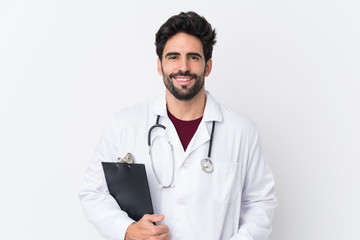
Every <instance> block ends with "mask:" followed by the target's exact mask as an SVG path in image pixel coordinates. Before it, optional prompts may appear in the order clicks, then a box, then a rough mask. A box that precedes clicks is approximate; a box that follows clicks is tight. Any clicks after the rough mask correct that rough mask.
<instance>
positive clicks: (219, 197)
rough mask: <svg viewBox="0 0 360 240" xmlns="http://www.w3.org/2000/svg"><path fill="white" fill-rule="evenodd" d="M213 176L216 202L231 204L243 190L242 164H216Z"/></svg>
mask: <svg viewBox="0 0 360 240" xmlns="http://www.w3.org/2000/svg"><path fill="white" fill-rule="evenodd" d="M212 174H213V175H214V176H213V178H212V186H213V191H212V192H213V197H214V199H215V201H217V202H219V203H229V202H231V201H233V200H235V198H236V197H237V195H238V193H239V191H240V188H241V184H240V179H241V178H240V163H229V162H216V163H214V171H213V173H212Z"/></svg>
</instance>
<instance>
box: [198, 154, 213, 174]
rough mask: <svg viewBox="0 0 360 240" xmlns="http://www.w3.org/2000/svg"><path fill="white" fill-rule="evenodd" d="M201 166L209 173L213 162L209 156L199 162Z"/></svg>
mask: <svg viewBox="0 0 360 240" xmlns="http://www.w3.org/2000/svg"><path fill="white" fill-rule="evenodd" d="M200 165H201V168H202V170H203V171H204V172H207V173H211V172H212V171H214V164H213V163H212V161H211V160H210V158H204V159H203V160H201V162H200Z"/></svg>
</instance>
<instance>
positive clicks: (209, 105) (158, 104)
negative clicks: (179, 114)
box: [151, 91, 222, 122]
mask: <svg viewBox="0 0 360 240" xmlns="http://www.w3.org/2000/svg"><path fill="white" fill-rule="evenodd" d="M151 112H152V113H153V115H155V116H157V115H160V116H161V117H165V118H168V116H167V110H166V96H165V93H164V94H162V95H160V96H158V97H155V98H153V99H152V101H151ZM203 121H205V122H208V121H217V122H222V114H221V111H220V108H219V104H218V102H217V101H216V100H215V99H214V97H213V96H212V95H211V94H210V93H209V92H208V91H206V104H205V110H204V115H203Z"/></svg>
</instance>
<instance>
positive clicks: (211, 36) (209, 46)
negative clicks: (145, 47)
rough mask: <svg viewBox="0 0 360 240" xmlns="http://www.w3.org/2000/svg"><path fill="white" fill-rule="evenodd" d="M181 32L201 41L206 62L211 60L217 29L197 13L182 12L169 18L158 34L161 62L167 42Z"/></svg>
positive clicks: (157, 47) (158, 50)
mask: <svg viewBox="0 0 360 240" xmlns="http://www.w3.org/2000/svg"><path fill="white" fill-rule="evenodd" d="M180 32H182V33H186V34H190V35H193V36H195V37H197V38H198V39H200V41H201V43H202V46H203V50H204V55H205V62H207V61H208V60H209V59H210V58H211V56H212V51H213V46H214V45H215V43H216V40H215V38H216V32H215V29H212V27H211V24H210V23H209V22H208V21H206V19H205V18H204V17H201V16H199V15H198V14H197V13H195V12H186V13H184V12H181V13H180V14H179V15H174V16H172V17H171V18H169V19H168V20H167V21H166V22H165V23H164V24H163V25H162V26H161V27H160V29H159V31H158V32H157V33H156V41H155V46H156V54H157V55H158V57H159V59H160V61H162V54H163V51H164V47H165V44H166V42H167V40H169V39H170V38H171V37H172V36H174V35H175V34H177V33H180Z"/></svg>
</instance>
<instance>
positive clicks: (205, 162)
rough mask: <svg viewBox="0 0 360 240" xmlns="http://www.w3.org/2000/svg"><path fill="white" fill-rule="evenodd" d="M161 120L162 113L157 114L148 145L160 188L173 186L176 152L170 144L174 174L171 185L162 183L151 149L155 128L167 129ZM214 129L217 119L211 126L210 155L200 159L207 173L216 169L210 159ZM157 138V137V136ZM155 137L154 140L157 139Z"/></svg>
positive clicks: (150, 130)
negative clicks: (152, 134)
mask: <svg viewBox="0 0 360 240" xmlns="http://www.w3.org/2000/svg"><path fill="white" fill-rule="evenodd" d="M159 120H160V115H158V116H157V118H156V124H155V125H153V126H151V127H150V129H149V131H148V147H149V155H150V160H151V167H152V170H153V173H154V175H155V178H156V180H157V182H158V184H159V187H160V188H170V187H172V186H173V184H172V183H173V180H174V167H175V166H174V164H175V162H174V152H173V148H172V145H171V144H170V143H169V144H170V147H171V154H172V160H173V174H172V178H171V182H170V184H169V185H166V186H164V185H162V184H161V182H160V179H159V176H158V175H157V172H156V170H155V167H154V161H153V158H152V151H151V145H152V144H151V132H152V130H153V129H154V128H157V127H160V128H162V129H164V130H166V127H165V126H164V125H162V124H160V123H159ZM214 130H215V121H213V124H212V128H211V134H210V142H209V149H208V155H207V158H205V159H203V160H201V161H200V165H201V168H202V170H203V171H204V172H207V173H211V172H212V171H213V169H214V167H213V163H212V161H211V159H210V157H211V149H212V141H213V137H214ZM155 138H156V137H155ZM155 138H154V140H155Z"/></svg>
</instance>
